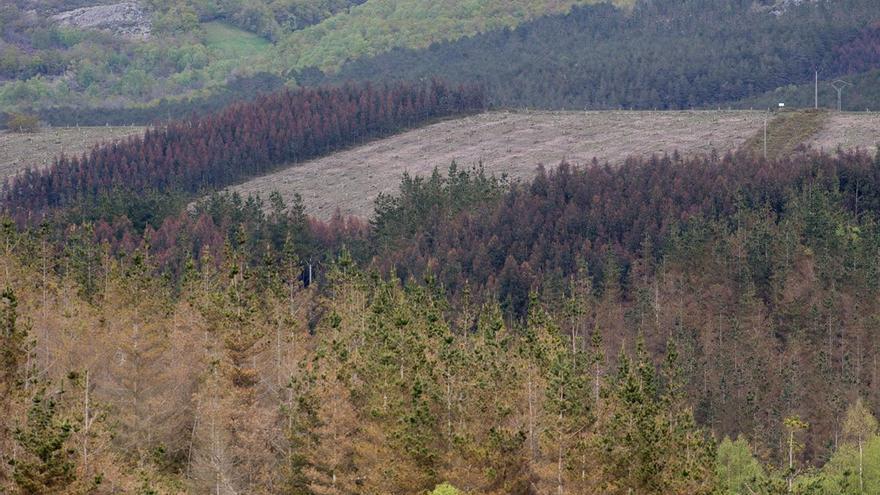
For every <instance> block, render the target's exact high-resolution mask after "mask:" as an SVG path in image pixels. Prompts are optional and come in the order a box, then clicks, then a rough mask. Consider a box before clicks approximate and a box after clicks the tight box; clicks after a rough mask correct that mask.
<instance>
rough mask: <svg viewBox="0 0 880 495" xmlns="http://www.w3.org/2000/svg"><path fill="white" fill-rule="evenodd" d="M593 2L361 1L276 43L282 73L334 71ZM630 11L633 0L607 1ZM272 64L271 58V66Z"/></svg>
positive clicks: (570, 0)
mask: <svg viewBox="0 0 880 495" xmlns="http://www.w3.org/2000/svg"><path fill="white" fill-rule="evenodd" d="M598 1H599V0H513V1H511V0H490V1H482V2H472V1H462V0H442V1H434V2H424V1H421V0H367V2H365V3H364V4H362V5H359V6H357V7H354V8H351V9H350V10H349V11H348V12H343V13H340V14H337V15H335V16H333V17H330V18H328V19H326V20H324V21H323V22H321V23H319V24H317V25H315V26H311V27H308V28H306V29H304V30H302V31H298V32H294V33H293V34H291V35H290V36H289V37H287V38H286V39H284V40H283V41H282V42H281V43H279V53H280V55H281V57H282V58H281V59H282V60H284V62H285V63H284V66H285V67H287V68H288V69H301V68H303V67H308V66H317V67H320V68H321V69H325V70H335V69H337V68H338V67H339V66H340V65H342V64H343V63H344V62H346V61H349V60H354V59H357V58H360V57H364V56H372V55H376V54H379V53H382V52H385V51H388V50H390V49H392V48H397V47H404V48H415V49H419V48H425V47H427V46H429V45H431V44H432V43H435V42H439V41H448V40H456V39H459V38H462V37H465V36H472V35H475V34H477V33H481V32H486V31H492V30H498V29H506V28H513V27H516V26H517V25H519V24H520V23H522V22H524V21H528V20H530V19H533V18H536V17H540V16H543V15H552V14H559V13H565V12H567V11H568V10H569V9H570V8H571V7H572V6H573V5H579V4H580V5H583V4H591V3H598ZM610 3H612V4H614V5H617V6H631V5H632V4H633V3H634V2H633V0H613V1H612V2H610ZM274 60H275V59H274V58H273V61H274Z"/></svg>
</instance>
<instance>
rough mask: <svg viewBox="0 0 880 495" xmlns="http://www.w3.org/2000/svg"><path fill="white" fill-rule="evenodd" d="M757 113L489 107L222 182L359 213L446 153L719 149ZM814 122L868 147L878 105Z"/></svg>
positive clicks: (754, 135) (746, 136) (877, 131)
mask: <svg viewBox="0 0 880 495" xmlns="http://www.w3.org/2000/svg"><path fill="white" fill-rule="evenodd" d="M808 114H809V113H803V115H808ZM795 115H796V116H797V115H801V113H797V114H795ZM763 123H764V114H763V113H762V112H757V111H683V112H627V111H615V112H491V113H485V114H481V115H476V116H471V117H467V118H464V119H459V120H450V121H445V122H440V123H437V124H433V125H431V126H428V127H425V128H422V129H417V130H413V131H409V132H406V133H403V134H400V135H397V136H393V137H391V138H388V139H383V140H381V141H377V142H374V143H371V144H367V145H365V146H360V147H357V148H354V149H350V150H347V151H343V152H340V153H336V154H333V155H330V156H327V157H324V158H320V159H317V160H313V161H310V162H306V163H303V164H299V165H296V166H292V167H288V168H286V169H283V170H280V171H279V172H276V173H273V174H270V175H266V176H263V177H259V178H256V179H253V180H250V181H248V182H246V183H244V184H241V185H239V186H236V187H234V188H232V190H234V191H237V192H239V193H241V194H244V195H248V194H260V195H262V196H266V195H268V194H269V193H270V192H272V191H278V192H280V193H281V194H282V196H284V197H285V198H286V199H289V198H291V197H292V196H293V194H295V193H299V194H300V195H302V197H303V200H304V201H305V205H306V209H307V211H308V212H309V213H311V214H313V215H316V216H318V217H321V218H328V217H330V216H332V215H333V213H334V212H335V211H336V209H337V208H338V209H339V210H340V211H341V212H342V213H343V214H353V215H360V216H369V215H370V213H371V212H372V208H373V201H374V200H375V199H376V197H377V196H378V194H379V193H380V192H384V193H392V192H394V191H395V190H396V188H397V186H398V184H399V181H400V178H401V176H402V174H403V173H404V172H408V173H410V174H412V175H426V174H430V173H431V171H432V170H433V169H434V167H438V168H440V169H441V170H445V169H446V168H447V167H448V166H449V165H450V164H451V163H452V162H453V161H456V162H457V163H458V164H459V165H460V166H465V167H469V166H473V165H477V164H479V163H482V164H483V166H484V167H485V168H486V170H487V171H489V172H491V173H494V174H497V175H500V174H507V175H508V176H510V177H512V178H528V177H531V176H532V174H534V173H535V170H536V169H537V166H538V165H541V164H543V165H548V166H553V165H556V164H557V163H558V162H560V161H562V160H567V161H569V162H572V163H585V162H588V161H591V160H592V159H593V158H597V159H599V160H600V161H603V162H604V161H608V162H610V163H620V162H622V161H623V160H625V159H626V158H627V157H629V156H633V155H635V156H649V155H652V154H657V153H664V152H668V153H672V152H674V151H678V152H680V153H683V154H692V153H711V152H712V151H717V152H718V153H724V152H726V151H729V150H734V149H738V148H740V147H742V146H744V145H745V146H748V143H749V142H752V143H753V142H756V140H757V139H759V136H763ZM817 125H818V127H817V128H815V129H814V131H813V132H814V134H812V135H808V136H806V137H805V138H804V141H803V143H804V144H806V145H808V146H812V147H814V148H817V149H820V148H821V149H826V150H830V149H835V148H838V147H842V148H846V149H856V148H860V149H867V150H871V151H874V150H876V143H877V141H880V114H876V113H853V114H850V113H844V114H826V115H825V117H824V118H823V119H822V121H821V123H820V124H817ZM772 129H773V127H772V126H771V134H770V138H771V142H772V141H773V139H775V138H774V135H773V131H772ZM789 145H790V147H791V148H794V147H795V145H793V144H791V143H789Z"/></svg>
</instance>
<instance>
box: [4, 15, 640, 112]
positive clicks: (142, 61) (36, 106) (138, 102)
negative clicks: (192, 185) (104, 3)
mask: <svg viewBox="0 0 880 495" xmlns="http://www.w3.org/2000/svg"><path fill="white" fill-rule="evenodd" d="M586 2H588V0H565V1H553V2H548V1H545V0H522V1H517V2H488V3H487V2H466V1H462V0H449V1H444V2H430V3H425V2H420V1H419V2H416V1H408V2H388V1H386V0H369V1H365V0H243V1H216V0H142V1H140V2H137V1H135V2H130V3H124V4H114V5H111V6H110V7H108V9H109V10H107V12H114V14H113V15H116V10H114V9H115V8H116V7H120V9H121V10H124V11H125V12H127V13H129V14H130V17H131V16H133V17H134V18H135V19H134V20H132V19H130V18H128V19H125V20H124V21H123V20H120V21H118V22H117V25H118V24H119V23H120V22H136V23H137V24H138V29H137V32H138V33H143V34H142V35H137V36H126V35H124V34H121V33H120V32H116V30H114V28H113V23H112V22H110V24H111V25H110V27H109V28H107V29H104V28H102V29H92V28H88V27H84V26H79V25H75V24H73V25H71V24H69V23H64V22H62V21H59V20H58V19H57V18H55V17H53V16H56V15H59V14H64V13H66V12H70V11H71V9H76V8H79V7H91V6H94V5H96V4H98V3H100V2H95V1H94V0H83V1H77V0H41V1H39V2H31V1H30V0H15V1H13V2H4V4H3V5H2V6H0V110H11V109H14V110H25V111H39V112H40V114H41V116H42V117H43V118H44V119H45V120H46V121H49V122H53V123H55V124H67V125H71V124H78V123H99V124H104V123H105V122H112V123H115V124H123V123H124V124H130V123H133V122H137V123H152V122H153V121H156V120H160V119H161V120H165V119H168V118H171V117H176V118H180V117H186V116H188V115H189V113H190V112H191V111H193V110H196V111H199V112H206V111H211V110H217V109H218V108H221V107H222V106H223V105H225V104H228V103H230V102H231V101H234V100H237V99H247V98H252V97H253V96H254V93H256V92H265V91H273V90H276V89H278V88H279V87H281V85H282V84H284V83H285V82H286V83H288V84H290V85H295V84H296V81H295V80H292V79H290V77H289V72H290V71H291V70H292V69H299V68H303V67H306V66H308V65H313V64H318V65H320V66H321V67H335V66H338V65H339V64H341V63H342V62H344V61H346V60H349V59H353V58H357V57H360V56H365V55H373V54H376V53H381V52H384V51H386V50H388V49H390V48H393V47H424V46H427V45H428V44H430V43H432V42H435V41H440V40H449V39H458V38H460V37H462V36H467V35H473V34H476V33H479V32H483V31H487V30H492V29H497V28H500V27H513V26H516V25H517V24H519V23H521V22H524V21H527V20H529V19H532V18H535V17H540V16H542V15H545V14H551V13H561V12H566V11H567V10H568V9H569V8H570V7H571V6H572V5H574V4H577V3H586ZM626 3H628V2H622V4H626ZM122 6H124V7H125V8H124V9H122V8H121V7H122ZM107 12H104V11H101V13H100V14H99V13H97V12H96V13H95V14H94V15H95V16H109V14H108V13H107ZM322 21H323V22H322ZM108 22H109V21H108ZM99 24H100V23H99ZM309 26H313V27H309ZM276 42H277V45H276V44H275V43H276ZM71 107H73V108H75V109H76V110H75V111H74V114H73V115H70V116H69V115H68V114H70V113H71V112H70V108H71ZM96 108H97V109H99V110H98V111H95V110H94V109H96ZM108 111H110V112H109V115H108ZM101 119H103V120H101Z"/></svg>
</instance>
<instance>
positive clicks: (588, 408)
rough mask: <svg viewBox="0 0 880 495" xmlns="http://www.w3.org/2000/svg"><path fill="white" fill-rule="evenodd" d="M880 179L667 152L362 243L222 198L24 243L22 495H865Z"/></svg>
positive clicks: (15, 370) (14, 443)
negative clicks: (137, 221)
mask: <svg viewBox="0 0 880 495" xmlns="http://www.w3.org/2000/svg"><path fill="white" fill-rule="evenodd" d="M878 171H880V157H872V156H867V155H864V154H858V153H856V154H845V155H840V156H827V155H820V154H807V155H801V156H798V157H796V158H794V159H785V160H779V161H770V162H768V161H764V160H762V159H759V158H757V157H754V156H751V155H748V154H741V155H736V156H727V157H714V158H713V157H709V158H703V159H688V160H682V159H679V158H677V157H674V156H672V157H666V158H657V159H654V160H633V161H630V162H628V163H627V164H625V165H624V166H622V167H620V168H617V169H612V168H610V167H606V166H602V165H600V164H594V165H588V166H585V167H578V168H572V167H570V166H567V165H562V166H560V167H559V168H558V169H553V170H550V171H547V172H544V173H542V174H540V175H539V176H538V178H536V179H535V180H534V181H531V182H528V183H522V184H512V185H507V184H505V183H504V182H503V181H499V180H497V179H493V178H491V177H487V176H485V175H484V174H482V173H481V172H480V171H479V170H455V169H453V170H451V171H450V172H449V175H448V176H444V175H442V174H436V175H435V176H434V177H433V178H431V179H407V180H405V181H404V182H403V183H402V184H401V188H400V192H399V193H398V194H396V195H395V196H394V197H383V198H382V199H381V200H380V201H379V202H378V203H377V211H376V214H375V216H374V218H373V221H372V222H371V224H370V225H369V226H367V225H364V224H362V223H361V224H359V223H357V222H352V221H346V220H344V219H342V218H336V219H334V220H332V221H330V222H327V223H322V222H318V221H315V220H309V219H307V218H306V217H305V216H304V215H303V214H302V205H301V204H297V203H294V204H291V205H285V204H284V203H283V202H282V201H280V199H279V198H277V197H276V198H272V200H271V208H269V210H268V212H266V211H265V210H264V209H263V208H262V207H261V205H260V203H259V202H257V201H255V200H248V201H242V200H241V199H240V198H235V197H224V196H216V197H213V198H211V199H210V200H208V201H207V202H203V203H199V204H198V205H196V206H195V207H194V208H193V209H190V210H185V211H183V212H181V213H180V214H179V215H178V216H169V217H168V218H166V219H165V220H164V222H163V224H162V225H161V227H160V228H158V229H154V228H153V227H151V226H150V225H149V224H147V225H146V227H144V228H140V227H138V226H136V225H134V224H133V223H132V220H130V219H127V218H125V217H124V216H121V217H117V219H116V221H115V222H114V223H113V224H112V225H111V224H110V223H108V222H105V221H98V222H89V221H86V222H84V223H73V224H72V223H70V222H69V220H68V219H63V220H61V221H59V223H57V224H55V223H54V222H53V221H50V222H49V223H45V224H43V225H42V226H41V227H36V228H17V227H16V226H15V225H14V224H13V223H11V222H9V221H7V223H6V224H5V227H4V228H3V230H2V236H3V237H2V245H4V246H6V248H4V251H3V252H2V253H0V256H2V263H3V266H4V267H5V268H4V270H2V271H0V276H2V279H3V283H4V285H5V286H6V287H7V288H6V290H5V292H4V295H3V299H2V301H3V304H4V306H3V311H4V313H3V315H4V318H3V322H4V323H3V324H4V332H3V333H2V334H0V338H2V339H3V342H2V344H3V349H4V354H3V356H4V358H3V361H2V366H3V368H2V371H3V374H2V375H0V376H2V382H0V383H2V388H0V392H2V395H0V400H2V401H3V407H4V410H5V411H8V414H6V415H4V418H3V423H2V429H0V442H2V445H3V446H4V447H3V449H2V452H3V453H4V455H5V460H6V461H12V462H4V463H3V464H2V466H3V468H2V470H0V483H3V486H4V487H6V488H8V489H9V490H11V491H12V492H13V493H34V492H36V493H41V492H46V491H48V490H51V491H54V492H56V493H74V492H81V491H87V492H88V491H91V492H93V493H113V492H115V491H119V490H123V491H141V492H144V491H146V492H151V493H182V492H190V493H203V492H206V491H211V492H213V493H217V492H220V493H223V494H227V493H229V494H231V493H242V492H247V493H290V492H291V491H292V492H294V493H316V494H317V493H388V492H396V493H412V494H420V493H425V492H426V491H430V490H431V489H433V488H434V487H435V486H436V485H439V484H441V483H442V482H448V483H450V484H451V485H453V486H455V487H457V489H459V490H462V493H474V494H494V493H497V494H511V493H522V494H531V493H536V494H537V493H550V492H558V491H562V492H563V493H590V492H594V493H595V492H600V493H620V494H627V493H630V491H631V490H632V491H634V492H638V493H648V494H652V493H655V494H670V493H678V494H694V493H706V494H709V493H731V494H734V493H761V494H782V493H804V494H806V493H827V494H851V493H871V492H873V491H874V490H875V489H878V488H880V486H878V485H876V478H875V474H874V473H876V470H877V466H878V464H877V463H876V455H877V452H878V450H877V449H878V448H880V438H878V437H877V426H876V420H875V419H874V414H875V413H876V404H877V403H878V394H880V389H878V383H880V382H878V379H877V372H878V370H877V367H876V359H875V358H874V357H875V355H876V353H877V352H878V349H877V342H876V336H875V335H874V333H875V322H876V320H877V318H878V315H877V310H878V308H877V305H876V301H877V290H878V286H877V283H876V281H877V280H878V277H877V273H878V271H880V266H878V264H877V259H878V256H877V253H878V252H880V235H878V231H877V226H876V215H877V212H878V208H880V207H878V197H880V195H878V191H880V175H878V173H877V172H878ZM62 218H63V217H62ZM50 220H51V217H50ZM62 391H63V393H62ZM731 439H736V441H733V440H731ZM860 466H861V469H860ZM789 486H791V489H789ZM860 486H861V487H863V488H862V489H861V490H864V491H860V489H859V488H857V487H860ZM452 489H453V488H450V487H448V486H447V487H444V488H439V489H438V490H452ZM437 493H446V492H444V491H438V492H437ZM452 493H455V492H452Z"/></svg>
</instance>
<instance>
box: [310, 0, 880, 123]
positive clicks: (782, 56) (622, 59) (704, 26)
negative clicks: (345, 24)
mask: <svg viewBox="0 0 880 495" xmlns="http://www.w3.org/2000/svg"><path fill="white" fill-rule="evenodd" d="M877 20H878V14H877V9H876V4H875V3H874V2H872V1H869V0H842V1H835V2H803V3H801V4H799V5H791V6H790V7H789V8H788V9H786V11H785V13H784V14H782V15H778V16H776V15H772V14H770V13H768V12H767V11H766V10H761V9H758V10H756V9H754V8H753V2H752V1H751V0H717V1H713V2H704V1H679V0H659V1H654V2H640V3H638V4H637V5H636V7H635V9H634V10H633V11H632V12H629V11H624V10H617V9H615V8H614V7H612V6H610V5H607V4H599V5H594V6H583V7H576V8H574V9H573V10H572V12H571V13H570V14H568V15H564V16H551V17H545V18H541V19H537V20H535V21H533V22H529V23H526V24H523V25H521V26H520V27H518V28H515V29H505V30H500V31H494V32H491V33H485V34H481V35H477V36H474V37H471V38H466V39H462V40H459V41H456V42H448V43H438V44H435V45H433V46H431V47H430V48H428V49H427V50H395V51H392V52H390V53H387V54H382V55H379V56H376V57H373V58H365V59H360V60H357V61H354V62H351V63H349V64H346V65H344V66H343V67H342V69H341V70H340V71H339V72H338V73H334V74H333V75H330V76H321V75H320V74H319V73H316V72H315V71H304V72H303V73H302V74H301V75H300V79H301V80H302V82H309V81H311V82H315V83H317V82H320V81H343V80H349V79H359V80H362V79H403V80H407V79H418V78H422V77H431V76H432V75H434V74H442V76H443V77H444V78H446V79H449V80H453V81H456V80H462V81H471V82H479V83H481V84H484V85H485V86H486V89H487V94H488V95H489V97H490V100H489V101H490V104H492V105H498V106H512V107H539V108H569V109H571V108H575V109H583V108H597V109H609V108H610V109H614V108H619V107H624V108H642V109H652V108H661V109H663V108H691V107H706V106H709V107H711V106H714V105H724V106H727V105H728V104H730V103H731V102H734V101H736V100H740V99H742V98H746V97H750V96H754V95H758V94H761V93H764V92H766V91H770V90H773V89H776V88H778V87H781V86H787V85H791V84H805V83H808V82H812V81H813V77H814V71H815V70H819V71H820V74H821V77H822V78H823V79H825V80H829V81H830V80H832V79H834V78H836V77H838V76H841V75H844V74H850V73H858V72H862V71H866V70H869V69H873V68H877V67H878V66H880V58H878V53H880V52H878V50H877V44H878V38H877V32H878V31H877V26H876V24H874V23H875V22H876V21H877ZM823 86H825V84H824V83H823ZM825 93H827V91H823V100H822V104H823V106H832V103H834V106H836V101H832V100H829V99H828V98H827V97H826V96H825ZM863 95H864V97H865V98H863V99H862V100H861V101H859V102H858V106H857V107H853V105H855V104H856V101H855V100H852V105H850V106H849V107H848V108H858V109H860V110H864V109H865V108H866V107H871V108H874V109H876V108H878V107H880V102H878V101H876V100H874V99H873V95H872V94H871V97H870V98H868V96H869V93H867V92H863ZM835 100H836V98H835ZM848 102H849V100H848ZM797 103H801V104H803V103H807V104H808V105H809V106H812V99H810V100H809V101H808V102H805V101H802V100H801V101H798V102H797ZM774 105H775V103H774Z"/></svg>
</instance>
